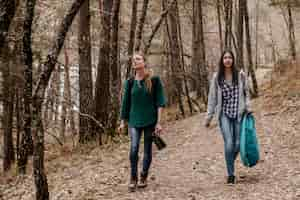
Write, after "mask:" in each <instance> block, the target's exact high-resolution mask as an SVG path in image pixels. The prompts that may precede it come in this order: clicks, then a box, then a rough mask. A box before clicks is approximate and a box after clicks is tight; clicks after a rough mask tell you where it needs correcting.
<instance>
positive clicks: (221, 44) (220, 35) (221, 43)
mask: <svg viewBox="0 0 300 200" xmlns="http://www.w3.org/2000/svg"><path fill="white" fill-rule="evenodd" d="M221 10H222V5H221V2H220V0H217V15H218V27H219V39H220V55H222V53H223V51H224V44H223V34H222V32H223V30H222V19H221Z"/></svg>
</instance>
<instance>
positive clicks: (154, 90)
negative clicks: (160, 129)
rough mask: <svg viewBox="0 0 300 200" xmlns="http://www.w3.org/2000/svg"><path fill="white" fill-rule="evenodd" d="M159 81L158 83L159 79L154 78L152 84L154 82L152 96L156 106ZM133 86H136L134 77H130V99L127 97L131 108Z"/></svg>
mask: <svg viewBox="0 0 300 200" xmlns="http://www.w3.org/2000/svg"><path fill="white" fill-rule="evenodd" d="M157 81H158V79H157V77H153V78H152V79H151V82H152V91H151V95H152V98H153V102H154V104H155V100H156V90H157V89H156V88H157ZM133 84H134V77H130V78H129V79H128V97H127V98H128V105H129V106H130V105H131V90H132V87H133ZM155 106H156V105H155Z"/></svg>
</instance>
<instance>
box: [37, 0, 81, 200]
mask: <svg viewBox="0 0 300 200" xmlns="http://www.w3.org/2000/svg"><path fill="white" fill-rule="evenodd" d="M84 2H85V0H76V1H74V3H73V4H72V7H71V8H70V10H69V11H68V13H67V15H66V17H65V18H64V19H63V20H62V23H61V25H60V27H59V30H58V32H57V33H58V34H57V36H56V37H55V42H54V44H53V46H52V48H51V49H50V51H49V54H48V56H47V59H46V61H45V62H44V63H42V65H43V68H44V70H43V72H42V73H41V74H40V76H39V79H38V84H37V86H36V88H35V90H34V93H33V102H32V108H33V109H32V119H33V120H32V122H33V128H32V133H33V136H34V155H33V172H34V181H35V186H36V200H48V199H49V192H48V183H47V177H46V174H45V171H44V129H43V124H42V119H41V117H42V116H41V110H42V103H43V97H44V95H45V90H46V87H47V85H48V83H49V79H50V76H51V74H52V72H53V70H54V67H55V63H56V61H57V58H58V56H59V53H60V51H61V48H62V46H63V43H64V40H65V37H66V34H67V32H68V30H69V27H70V26H71V24H72V22H73V19H74V17H75V15H76V13H77V12H78V11H79V9H80V7H81V5H82V4H83V3H84Z"/></svg>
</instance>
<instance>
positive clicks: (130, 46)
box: [126, 0, 138, 78]
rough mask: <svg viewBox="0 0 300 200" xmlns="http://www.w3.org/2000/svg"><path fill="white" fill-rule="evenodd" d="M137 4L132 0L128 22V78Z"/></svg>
mask: <svg viewBox="0 0 300 200" xmlns="http://www.w3.org/2000/svg"><path fill="white" fill-rule="evenodd" d="M137 5H138V0H133V1H132V12H131V23H130V34H129V42H128V50H127V51H128V54H127V55H128V60H127V63H126V78H129V76H130V72H131V65H132V55H133V49H134V40H135V30H136V24H137Z"/></svg>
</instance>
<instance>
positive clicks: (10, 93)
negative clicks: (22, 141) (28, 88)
mask: <svg viewBox="0 0 300 200" xmlns="http://www.w3.org/2000/svg"><path fill="white" fill-rule="evenodd" d="M4 47H5V48H6V49H8V47H7V43H6V44H4ZM3 56H4V57H3ZM4 58H5V59H4ZM0 59H1V62H2V63H1V65H2V66H1V71H2V77H3V87H2V89H3V91H2V94H3V96H4V97H5V98H3V108H4V109H3V114H4V116H5V117H3V122H2V123H3V127H4V134H3V146H4V158H3V170H4V171H7V170H9V169H10V168H11V166H12V163H13V162H14V160H15V157H14V145H13V137H12V128H13V110H14V86H13V85H14V83H13V78H12V74H11V66H10V63H9V61H10V59H9V52H8V51H4V52H3V54H2V55H1V58H0Z"/></svg>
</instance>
